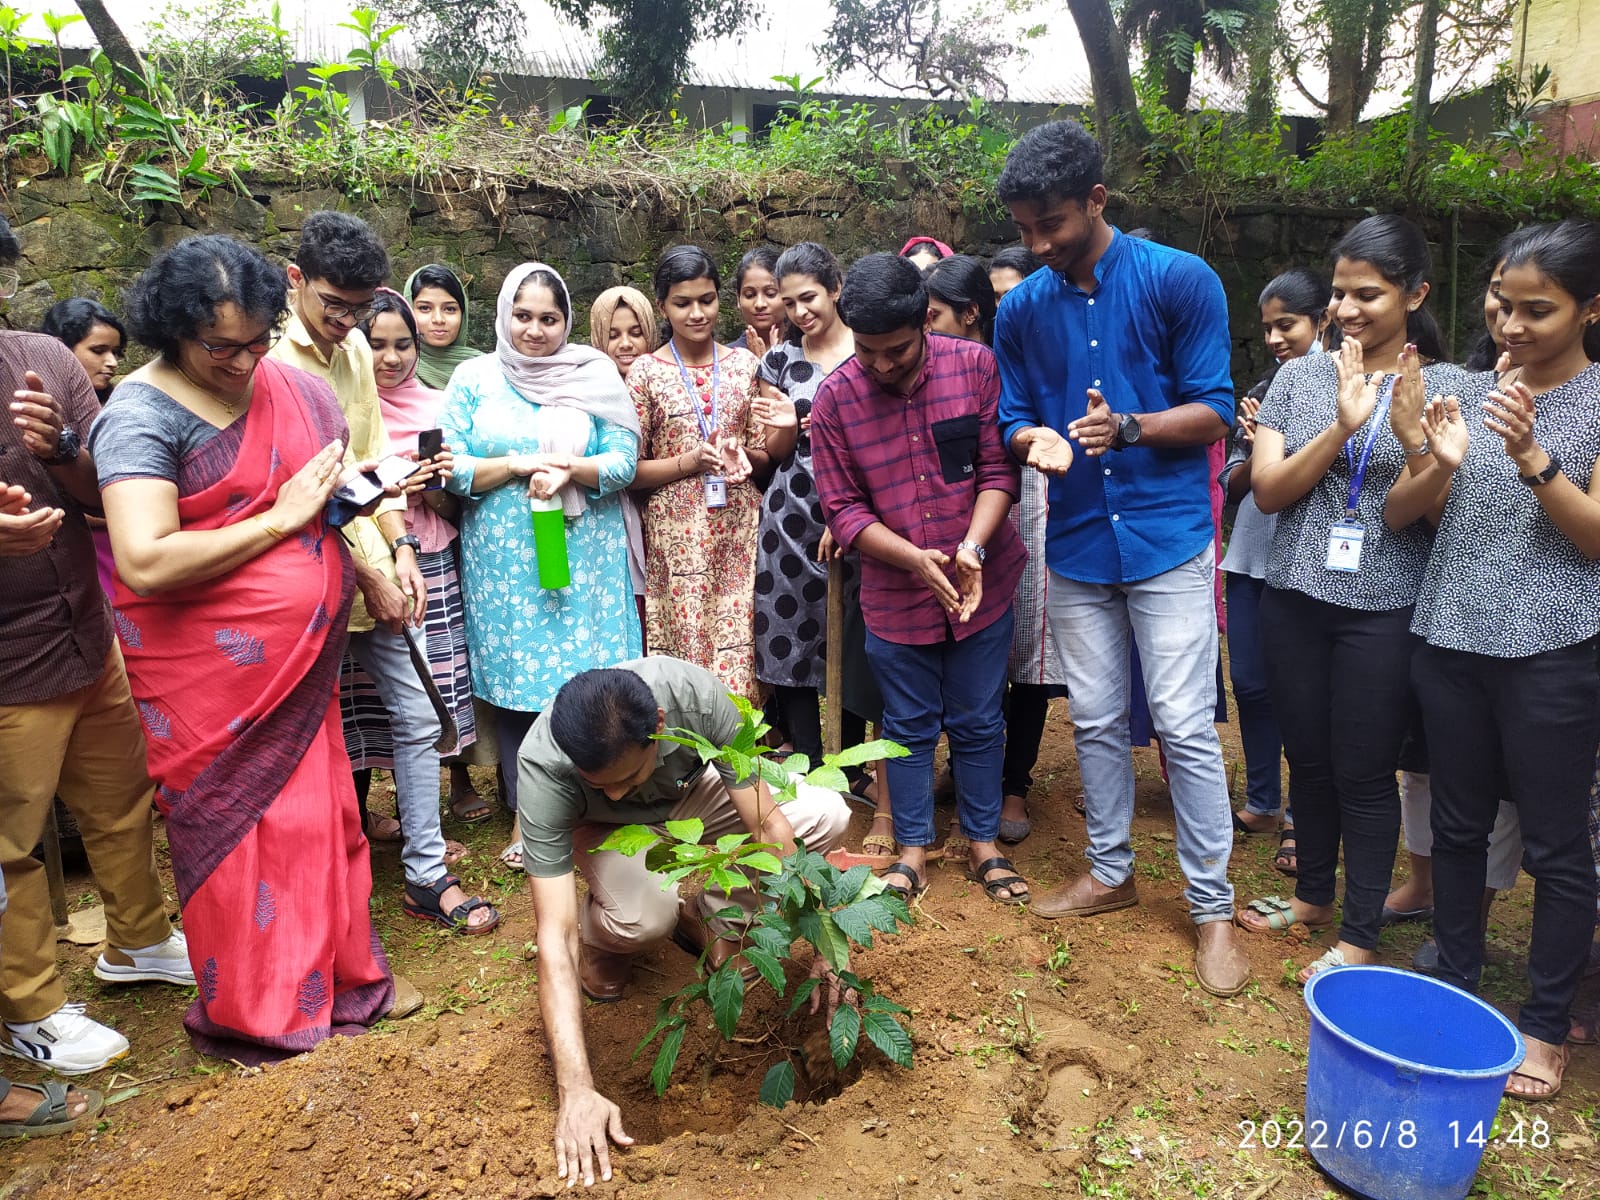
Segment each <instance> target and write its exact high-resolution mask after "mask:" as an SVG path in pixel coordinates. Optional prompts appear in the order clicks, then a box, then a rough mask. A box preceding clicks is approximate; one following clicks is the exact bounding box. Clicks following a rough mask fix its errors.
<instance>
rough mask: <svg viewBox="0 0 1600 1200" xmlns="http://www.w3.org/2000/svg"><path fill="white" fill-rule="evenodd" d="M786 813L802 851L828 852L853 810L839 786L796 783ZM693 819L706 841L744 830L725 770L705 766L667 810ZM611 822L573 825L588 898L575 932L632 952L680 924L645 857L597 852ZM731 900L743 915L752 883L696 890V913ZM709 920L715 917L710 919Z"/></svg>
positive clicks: (672, 898)
mask: <svg viewBox="0 0 1600 1200" xmlns="http://www.w3.org/2000/svg"><path fill="white" fill-rule="evenodd" d="M783 815H784V816H786V817H788V818H789V824H790V825H792V826H793V827H794V835H795V837H796V838H797V839H798V840H800V841H802V842H804V843H805V844H806V849H808V850H814V851H816V852H817V853H818V854H826V853H827V852H828V851H829V850H832V849H833V848H834V847H835V846H837V845H839V843H840V842H842V841H843V840H844V835H845V830H846V829H847V828H848V827H849V825H850V808H849V806H848V805H847V804H846V803H845V801H844V797H843V796H841V795H839V793H838V792H830V791H828V790H827V789H826V788H817V787H810V786H808V785H806V784H801V785H800V793H799V795H797V796H796V797H795V798H794V799H793V800H790V801H789V802H788V803H787V804H785V805H784V806H783ZM691 817H698V818H700V820H701V821H703V822H704V823H705V834H704V840H705V841H707V842H714V841H716V839H717V838H719V837H722V836H723V835H724V834H729V833H743V832H744V822H743V821H741V820H740V819H739V812H738V810H737V809H736V808H734V806H733V798H732V797H731V796H729V795H728V788H727V785H725V784H724V783H723V782H722V776H720V775H718V774H717V772H716V771H715V770H714V769H713V768H711V767H707V768H706V769H705V770H704V771H702V772H701V773H700V775H699V776H698V777H697V778H696V779H695V781H694V783H693V784H691V785H690V787H689V790H688V792H687V793H686V794H685V795H684V797H683V799H682V800H680V801H678V805H677V807H676V808H674V809H673V810H672V813H671V816H670V818H669V819H670V820H674V821H683V820H688V819H689V818H691ZM615 828H616V826H614V825H580V826H578V828H576V829H574V830H573V831H572V851H573V856H574V858H575V860H576V862H577V865H578V870H579V871H581V872H582V873H583V878H584V881H585V882H586V883H587V884H588V886H589V902H588V903H587V904H585V905H584V906H583V911H582V915H581V916H580V918H579V922H578V926H579V935H580V936H581V937H582V939H583V940H584V941H585V942H587V943H588V944H589V945H591V946H595V947H597V948H598V949H601V950H608V951H610V952H612V953H614V954H631V953H633V952H634V951H636V950H642V949H644V948H645V947H647V946H651V945H654V944H655V943H656V942H659V941H661V940H662V939H663V938H665V937H667V936H668V935H669V934H670V933H671V932H672V930H673V927H674V926H675V925H676V924H677V923H678V887H677V885H676V884H673V885H672V886H670V887H666V888H663V887H662V886H661V878H660V876H657V875H654V874H652V873H651V872H650V870H649V868H647V867H646V866H645V865H644V860H645V856H644V855H643V854H636V855H634V856H632V857H631V858H630V857H629V856H627V855H625V854H618V853H617V852H616V851H615V850H595V847H597V846H599V845H600V843H601V842H603V841H605V840H606V838H607V836H609V835H610V833H611V831H612V830H613V829H615ZM730 904H736V905H738V906H739V907H740V908H742V909H744V910H745V912H747V913H754V912H755V910H756V909H757V907H758V903H757V897H756V893H755V890H754V889H753V888H740V889H739V890H738V891H736V892H732V893H729V894H726V895H724V894H722V893H720V892H713V891H709V890H708V891H706V892H703V893H702V894H701V896H700V913H701V915H702V916H704V917H708V918H709V917H710V916H711V914H712V913H715V912H718V911H719V910H721V909H724V908H726V907H728V905H730ZM713 926H714V927H715V926H716V923H715V922H713Z"/></svg>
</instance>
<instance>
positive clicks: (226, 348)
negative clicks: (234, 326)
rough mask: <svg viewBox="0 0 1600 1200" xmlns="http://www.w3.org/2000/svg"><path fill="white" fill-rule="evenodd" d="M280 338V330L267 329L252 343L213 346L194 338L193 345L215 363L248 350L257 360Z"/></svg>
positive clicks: (281, 334) (225, 360) (229, 343)
mask: <svg viewBox="0 0 1600 1200" xmlns="http://www.w3.org/2000/svg"><path fill="white" fill-rule="evenodd" d="M282 336H283V332H282V330H278V329H269V330H268V331H267V332H266V333H263V334H262V335H261V336H260V337H258V338H256V339H255V341H253V342H226V343H224V344H222V345H220V346H213V345H212V344H211V343H210V342H207V341H202V340H201V339H200V338H195V345H197V346H199V347H200V348H201V349H202V350H204V351H205V352H206V353H207V354H209V355H211V357H212V358H213V359H215V360H216V361H217V362H227V361H228V360H229V359H230V358H235V357H237V356H238V353H239V351H241V350H248V351H249V352H250V353H251V354H253V355H255V356H256V357H257V358H261V357H263V356H264V355H265V354H266V353H267V351H268V350H271V349H272V348H273V347H274V346H276V345H277V344H278V339H279V338H280V337H282Z"/></svg>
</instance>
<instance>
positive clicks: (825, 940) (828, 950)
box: [814, 913, 850, 971]
mask: <svg viewBox="0 0 1600 1200" xmlns="http://www.w3.org/2000/svg"><path fill="white" fill-rule="evenodd" d="M821 925H822V936H821V937H820V938H819V939H818V940H817V941H816V942H815V943H814V944H815V945H816V947H817V949H818V950H820V951H822V956H823V957H824V958H826V959H827V960H828V965H829V966H831V967H832V968H833V969H834V970H835V971H842V970H844V969H845V967H847V966H849V965H850V939H849V938H847V937H845V935H844V931H843V930H841V929H840V928H839V927H838V926H837V925H835V924H834V923H833V917H832V916H830V915H829V914H827V913H823V914H822V921H821Z"/></svg>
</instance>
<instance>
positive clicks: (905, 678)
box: [867, 608, 1015, 846]
mask: <svg viewBox="0 0 1600 1200" xmlns="http://www.w3.org/2000/svg"><path fill="white" fill-rule="evenodd" d="M1014 624H1015V621H1014V619H1013V616H1012V611H1011V609H1009V608H1007V609H1006V611H1005V614H1004V615H1003V616H1002V617H1001V618H1000V619H999V620H998V621H996V622H994V624H992V625H990V626H989V627H988V628H987V629H982V630H979V631H978V632H977V633H974V634H972V635H971V636H970V637H967V638H965V639H963V640H962V641H959V642H958V641H956V640H955V639H954V638H946V639H945V640H944V641H942V642H935V643H934V644H932V645H929V646H903V645H901V644H900V643H898V642H886V641H884V640H883V639H882V638H880V637H878V636H877V635H876V634H875V633H873V632H872V631H871V630H870V629H869V630H867V662H868V663H869V664H870V665H871V666H872V673H873V675H874V676H875V677H876V678H877V681H878V688H879V690H880V691H882V692H883V736H884V737H886V738H888V739H889V740H890V741H894V742H899V743H900V745H902V746H904V747H905V748H906V749H907V750H909V751H911V753H910V754H909V755H907V756H906V757H905V758H891V759H886V760H885V761H884V769H885V770H886V771H888V773H889V794H890V795H891V796H893V797H894V840H895V841H897V842H899V843H900V844H901V845H902V846H931V845H933V842H934V832H933V748H934V745H935V744H936V743H937V742H938V740H939V731H940V729H943V730H944V731H945V733H946V734H948V735H949V738H950V766H951V770H952V771H953V773H954V774H955V780H956V811H957V813H958V814H959V815H960V818H961V832H962V833H963V834H965V835H966V837H967V840H968V841H972V842H992V841H994V839H995V835H996V834H998V833H999V832H1000V765H1001V762H1002V760H1003V758H1004V756H1005V744H1006V720H1005V714H1004V712H1003V711H1002V709H1001V700H1002V698H1003V697H1004V696H1005V691H1006V663H1007V661H1008V659H1009V656H1010V653H1011V632H1012V626H1013V625H1014Z"/></svg>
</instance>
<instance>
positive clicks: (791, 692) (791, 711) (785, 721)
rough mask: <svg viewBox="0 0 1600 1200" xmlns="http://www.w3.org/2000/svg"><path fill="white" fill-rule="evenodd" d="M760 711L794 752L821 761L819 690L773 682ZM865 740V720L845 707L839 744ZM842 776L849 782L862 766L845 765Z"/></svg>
mask: <svg viewBox="0 0 1600 1200" xmlns="http://www.w3.org/2000/svg"><path fill="white" fill-rule="evenodd" d="M762 715H763V716H764V717H766V720H767V724H768V725H771V726H772V727H773V728H774V729H777V730H779V731H780V732H782V733H783V735H784V736H785V737H786V738H787V739H788V741H789V744H790V745H791V746H793V747H794V752H795V753H796V754H804V755H805V756H806V758H807V759H808V760H809V761H810V763H811V765H812V766H813V767H816V766H819V765H820V764H821V762H822V703H821V694H820V693H819V692H818V690H817V689H816V688H812V687H790V686H789V685H788V684H782V683H775V684H773V685H772V695H771V697H769V698H768V700H767V704H766V708H765V710H764V711H763V713H762ZM866 740H867V721H866V718H865V717H861V716H858V715H857V714H855V713H853V712H851V711H850V710H849V709H848V708H847V709H845V710H844V712H842V713H841V714H840V715H839V747H840V749H843V750H848V749H849V748H850V747H851V746H859V745H861V743H862V742H864V741H866ZM844 773H845V776H846V777H847V778H848V779H849V780H850V786H851V787H854V786H855V785H856V783H857V782H858V781H859V780H861V779H862V778H864V777H865V775H866V770H865V768H863V767H846V768H845V771H844Z"/></svg>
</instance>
